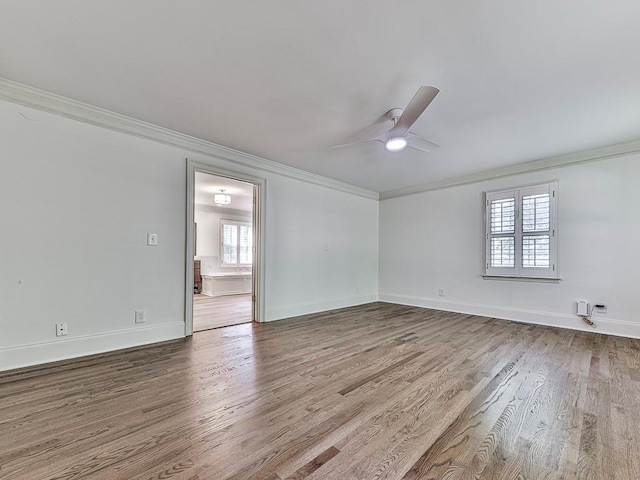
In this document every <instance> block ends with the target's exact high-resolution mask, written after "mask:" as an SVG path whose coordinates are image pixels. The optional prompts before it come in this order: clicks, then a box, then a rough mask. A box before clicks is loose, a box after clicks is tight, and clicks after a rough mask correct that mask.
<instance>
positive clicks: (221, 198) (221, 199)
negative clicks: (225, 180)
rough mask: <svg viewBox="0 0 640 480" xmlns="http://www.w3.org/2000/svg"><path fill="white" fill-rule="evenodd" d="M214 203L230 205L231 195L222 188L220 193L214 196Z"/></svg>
mask: <svg viewBox="0 0 640 480" xmlns="http://www.w3.org/2000/svg"><path fill="white" fill-rule="evenodd" d="M213 203H215V204H216V205H229V204H230V203H231V195H227V194H225V193H224V188H221V189H220V193H216V194H215V195H214V196H213Z"/></svg>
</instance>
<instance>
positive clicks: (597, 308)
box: [594, 302, 608, 313]
mask: <svg viewBox="0 0 640 480" xmlns="http://www.w3.org/2000/svg"><path fill="white" fill-rule="evenodd" d="M598 305H604V306H603V307H599V306H598ZM607 307H608V305H607V304H606V303H605V302H596V303H594V309H595V311H596V312H598V313H607Z"/></svg>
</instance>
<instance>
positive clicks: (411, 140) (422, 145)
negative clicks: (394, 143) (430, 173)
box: [407, 133, 440, 153]
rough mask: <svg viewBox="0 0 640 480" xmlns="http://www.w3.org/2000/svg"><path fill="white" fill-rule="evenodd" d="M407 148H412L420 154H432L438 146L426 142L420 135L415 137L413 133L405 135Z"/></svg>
mask: <svg viewBox="0 0 640 480" xmlns="http://www.w3.org/2000/svg"><path fill="white" fill-rule="evenodd" d="M407 146H408V147H410V148H413V149H415V150H420V151H421V152H427V153H429V152H433V151H434V150H435V149H436V148H438V147H439V146H440V145H438V144H437V143H436V142H432V141H431V140H427V139H426V138H424V137H421V136H420V135H416V134H415V133H408V134H407Z"/></svg>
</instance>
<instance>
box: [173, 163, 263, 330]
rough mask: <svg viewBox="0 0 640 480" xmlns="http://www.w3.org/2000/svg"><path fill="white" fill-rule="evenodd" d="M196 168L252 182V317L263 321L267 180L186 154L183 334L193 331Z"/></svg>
mask: <svg viewBox="0 0 640 480" xmlns="http://www.w3.org/2000/svg"><path fill="white" fill-rule="evenodd" d="M196 172H202V173H207V174H211V175H216V176H218V177H226V178H230V179H232V180H239V181H241V182H247V183H251V184H253V188H254V193H253V222H252V223H253V245H254V246H253V250H254V251H253V266H252V270H251V280H252V283H253V296H254V297H253V302H252V304H253V306H252V312H253V321H254V322H264V321H265V317H264V308H265V307H264V305H265V303H264V279H265V205H266V190H267V189H266V184H267V181H266V179H264V178H260V177H255V176H253V175H248V174H246V173H241V172H236V171H233V170H227V169H225V168H220V167H216V166H215V165H209V164H207V163H200V162H196V161H193V160H190V159H188V158H187V224H186V239H187V245H186V249H185V255H186V257H185V267H186V268H185V315H184V317H185V336H191V335H193V257H194V253H195V252H194V236H195V232H194V230H195V229H194V210H195V197H194V194H195V174H196Z"/></svg>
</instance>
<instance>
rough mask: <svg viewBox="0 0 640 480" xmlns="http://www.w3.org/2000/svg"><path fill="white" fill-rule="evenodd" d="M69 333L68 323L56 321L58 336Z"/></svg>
mask: <svg viewBox="0 0 640 480" xmlns="http://www.w3.org/2000/svg"><path fill="white" fill-rule="evenodd" d="M68 334H69V330H68V329H67V324H66V323H56V337H64V336H65V335H68Z"/></svg>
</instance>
